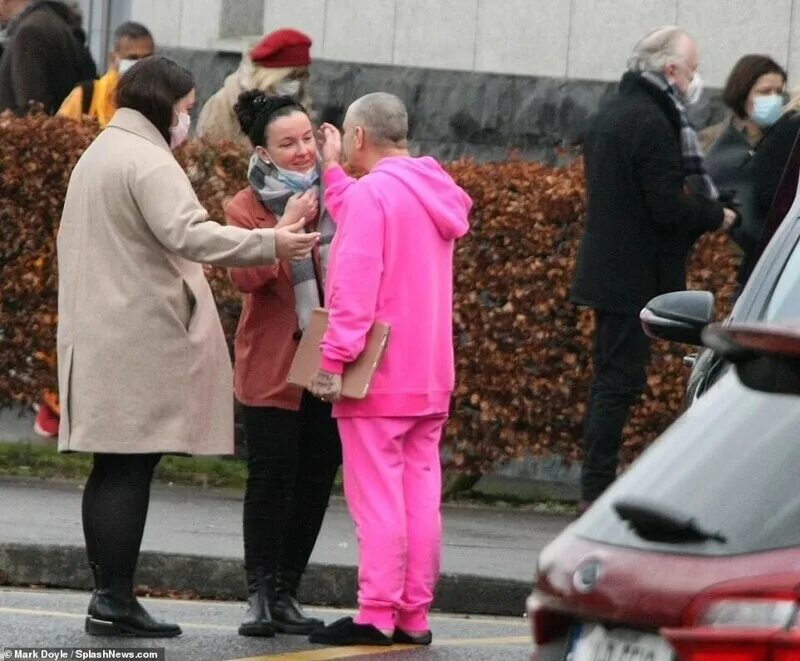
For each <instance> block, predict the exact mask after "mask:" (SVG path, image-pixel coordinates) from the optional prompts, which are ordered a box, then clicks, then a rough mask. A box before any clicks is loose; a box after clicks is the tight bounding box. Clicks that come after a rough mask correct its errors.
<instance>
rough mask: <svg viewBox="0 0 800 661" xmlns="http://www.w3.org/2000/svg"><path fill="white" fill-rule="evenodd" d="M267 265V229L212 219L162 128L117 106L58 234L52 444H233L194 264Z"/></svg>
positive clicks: (133, 448) (222, 356) (228, 405)
mask: <svg viewBox="0 0 800 661" xmlns="http://www.w3.org/2000/svg"><path fill="white" fill-rule="evenodd" d="M274 261H275V232H274V230H269V229H258V230H254V231H247V230H243V229H239V228H237V227H226V226H224V225H220V224H218V223H216V222H214V221H212V220H210V219H209V218H208V214H207V212H206V211H205V209H203V207H202V206H201V205H200V202H199V201H198V199H197V197H196V196H195V193H194V191H193V189H192V186H191V184H190V182H189V179H188V178H187V176H186V174H185V173H184V172H183V170H182V169H181V167H180V166H179V165H178V162H177V161H176V160H175V158H174V157H173V155H172V152H171V151H170V149H169V146H168V145H167V143H166V141H165V140H164V138H163V137H162V136H161V134H160V133H159V132H158V131H157V130H156V128H155V127H154V126H153V125H152V124H151V123H150V122H149V121H148V120H147V119H146V118H145V117H144V116H143V115H141V114H140V113H138V112H136V111H134V110H130V109H128V108H123V109H120V110H118V111H117V113H116V114H115V115H114V118H113V119H112V121H111V123H110V124H109V127H108V128H107V129H106V130H105V131H103V132H102V133H101V134H100V135H99V136H98V138H97V139H96V140H95V141H94V142H93V143H92V144H91V145H90V147H89V148H88V149H87V150H86V152H85V153H84V154H83V156H82V157H81V159H80V160H79V161H78V164H77V165H76V167H75V169H74V171H73V173H72V177H71V179H70V183H69V188H68V190H67V196H66V201H65V203H64V213H63V216H62V219H61V227H60V229H59V233H58V270H59V291H58V297H59V300H58V314H59V326H58V368H59V390H60V394H61V401H62V407H61V408H62V417H61V429H60V434H59V449H60V450H79V451H83V452H112V453H114V452H115V453H144V452H167V453H188V454H226V453H230V452H231V451H232V449H233V393H232V389H231V383H232V376H233V375H232V370H231V364H230V358H229V356H228V350H227V347H226V344H225V338H224V336H223V332H222V326H221V324H220V321H219V316H218V314H217V309H216V305H215V303H214V298H213V296H212V293H211V289H210V288H209V286H208V282H207V281H206V279H205V276H204V274H203V268H202V266H201V265H200V263H198V262H202V263H208V264H217V265H220V266H246V265H248V266H249V265H257V264H269V263H272V262H274Z"/></svg>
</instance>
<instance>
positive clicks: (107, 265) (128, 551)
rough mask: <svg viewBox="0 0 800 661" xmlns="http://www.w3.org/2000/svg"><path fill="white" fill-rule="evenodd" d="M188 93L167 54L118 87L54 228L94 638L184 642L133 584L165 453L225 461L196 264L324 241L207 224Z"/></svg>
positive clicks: (224, 403)
mask: <svg viewBox="0 0 800 661" xmlns="http://www.w3.org/2000/svg"><path fill="white" fill-rule="evenodd" d="M194 97H195V91H194V80H193V78H192V75H191V74H190V73H189V72H188V71H187V70H186V69H184V68H183V67H181V66H179V65H177V64H175V63H174V62H172V61H171V60H168V59H166V58H163V57H151V58H148V59H145V60H141V61H140V62H138V63H137V64H135V65H134V66H133V67H132V68H131V69H130V70H129V71H128V72H127V73H126V74H125V75H123V76H122V78H121V79H120V83H119V89H118V95H117V98H118V107H119V109H118V110H117V112H116V113H115V114H114V116H113V118H112V120H111V122H110V123H109V125H108V128H106V129H105V130H104V131H103V132H102V133H101V134H100V135H99V136H98V137H97V138H96V139H95V141H94V142H93V143H92V144H91V145H90V146H89V148H88V149H87V150H86V151H85V152H84V154H83V155H82V156H81V158H80V160H79V161H78V163H77V165H76V166H75V169H74V170H73V172H72V176H71V178H70V182H69V187H68V189H67V196H66V200H65V202H64V211H63V215H62V218H61V226H60V228H59V231H58V243H57V246H58V320H59V324H58V370H59V391H60V393H61V396H62V411H61V412H62V418H61V425H60V434H59V450H61V451H62V452H91V453H93V454H94V463H93V467H92V471H91V474H90V475H89V479H88V481H87V482H86V488H85V489H84V492H83V530H84V536H85V539H86V554H87V556H88V560H89V565H90V567H91V569H92V572H93V574H94V581H95V590H94V593H93V595H92V598H91V600H90V602H89V613H88V617H87V618H86V624H85V626H86V631H87V633H90V634H93V635H113V636H120V635H124V636H139V637H147V638H157V637H170V636H177V635H179V634H180V633H181V629H180V627H179V626H178V625H177V624H169V623H164V622H159V621H157V620H155V619H153V618H152V617H151V616H150V615H149V614H148V613H147V611H145V609H144V608H143V607H142V606H141V604H139V602H138V601H137V600H136V597H135V596H134V594H133V577H134V572H135V570H136V564H137V561H138V557H139V547H140V545H141V541H142V533H143V531H144V525H145V521H146V518H147V508H148V501H149V496H150V482H151V479H152V477H153V471H154V470H155V467H156V465H157V464H158V462H159V460H160V459H161V457H162V455H164V454H182V455H186V454H200V455H203V454H207V455H224V454H231V453H232V452H233V402H232V398H231V396H230V383H231V379H232V374H231V364H230V358H229V357H228V349H227V346H226V343H225V337H224V335H223V332H222V326H221V324H220V320H219V315H218V314H217V309H216V306H215V304H214V297H213V295H212V293H211V289H210V288H209V286H208V282H207V281H206V279H205V276H204V274H203V267H202V266H201V264H202V263H207V264H218V265H221V266H257V265H269V264H274V263H275V262H276V261H277V260H278V259H281V260H283V261H285V260H289V259H298V258H299V259H302V258H304V257H305V256H306V255H308V254H309V252H310V251H311V249H312V248H313V246H314V245H315V244H316V242H317V240H318V238H319V235H318V234H306V233H299V231H300V230H301V229H302V226H303V222H302V221H300V219H298V222H296V223H293V224H288V225H284V226H282V227H280V228H261V229H253V230H244V229H241V228H238V227H226V226H223V225H220V224H219V223H217V222H215V221H213V220H211V219H210V218H209V217H208V213H207V212H206V210H205V209H204V208H203V207H202V206H201V205H200V202H199V201H198V199H197V196H196V195H195V193H194V190H193V189H192V185H191V183H190V182H189V179H188V177H187V176H186V173H185V172H184V171H183V170H182V169H181V167H180V165H179V164H178V162H177V161H176V160H175V158H174V156H173V155H172V149H171V148H174V147H177V146H178V145H180V144H181V143H182V142H183V141H184V140H185V139H186V137H187V135H188V133H189V124H190V121H189V110H190V109H191V107H192V104H193V103H194ZM264 268H269V266H266V267H264Z"/></svg>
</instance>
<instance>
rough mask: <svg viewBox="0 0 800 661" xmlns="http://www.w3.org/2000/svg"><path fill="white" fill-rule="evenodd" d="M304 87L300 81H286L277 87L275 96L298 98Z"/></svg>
mask: <svg viewBox="0 0 800 661" xmlns="http://www.w3.org/2000/svg"><path fill="white" fill-rule="evenodd" d="M301 87H302V85H301V83H300V81H299V80H284V81H282V82H280V83H277V84H276V85H275V88H274V89H275V94H277V95H278V96H297V95H298V94H299V93H300V88H301Z"/></svg>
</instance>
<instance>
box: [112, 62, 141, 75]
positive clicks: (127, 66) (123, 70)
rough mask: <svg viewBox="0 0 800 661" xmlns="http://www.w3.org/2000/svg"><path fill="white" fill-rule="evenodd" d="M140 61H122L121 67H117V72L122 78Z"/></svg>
mask: <svg viewBox="0 0 800 661" xmlns="http://www.w3.org/2000/svg"><path fill="white" fill-rule="evenodd" d="M138 61H139V60H120V61H119V65H118V66H117V70H118V71H119V75H120V76H124V75H125V73H126V72H127V71H128V70H130V68H131V67H132V66H133V65H134V64H136V63H137V62H138Z"/></svg>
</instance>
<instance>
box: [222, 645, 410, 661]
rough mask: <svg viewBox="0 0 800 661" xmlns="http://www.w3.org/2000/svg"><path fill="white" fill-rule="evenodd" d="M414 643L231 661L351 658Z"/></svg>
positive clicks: (309, 651) (313, 660)
mask: <svg viewBox="0 0 800 661" xmlns="http://www.w3.org/2000/svg"><path fill="white" fill-rule="evenodd" d="M414 647H415V646H414V645H392V646H391V647H388V646H387V647H380V646H377V645H374V646H363V647H359V646H355V645H354V646H353V647H328V648H327V649H324V650H305V651H302V652H284V653H282V654H267V655H265V656H250V657H247V658H244V659H232V660H231V661H327V660H328V659H349V658H350V657H352V656H367V655H368V654H389V653H391V652H402V651H405V650H410V649H413V648H414Z"/></svg>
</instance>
